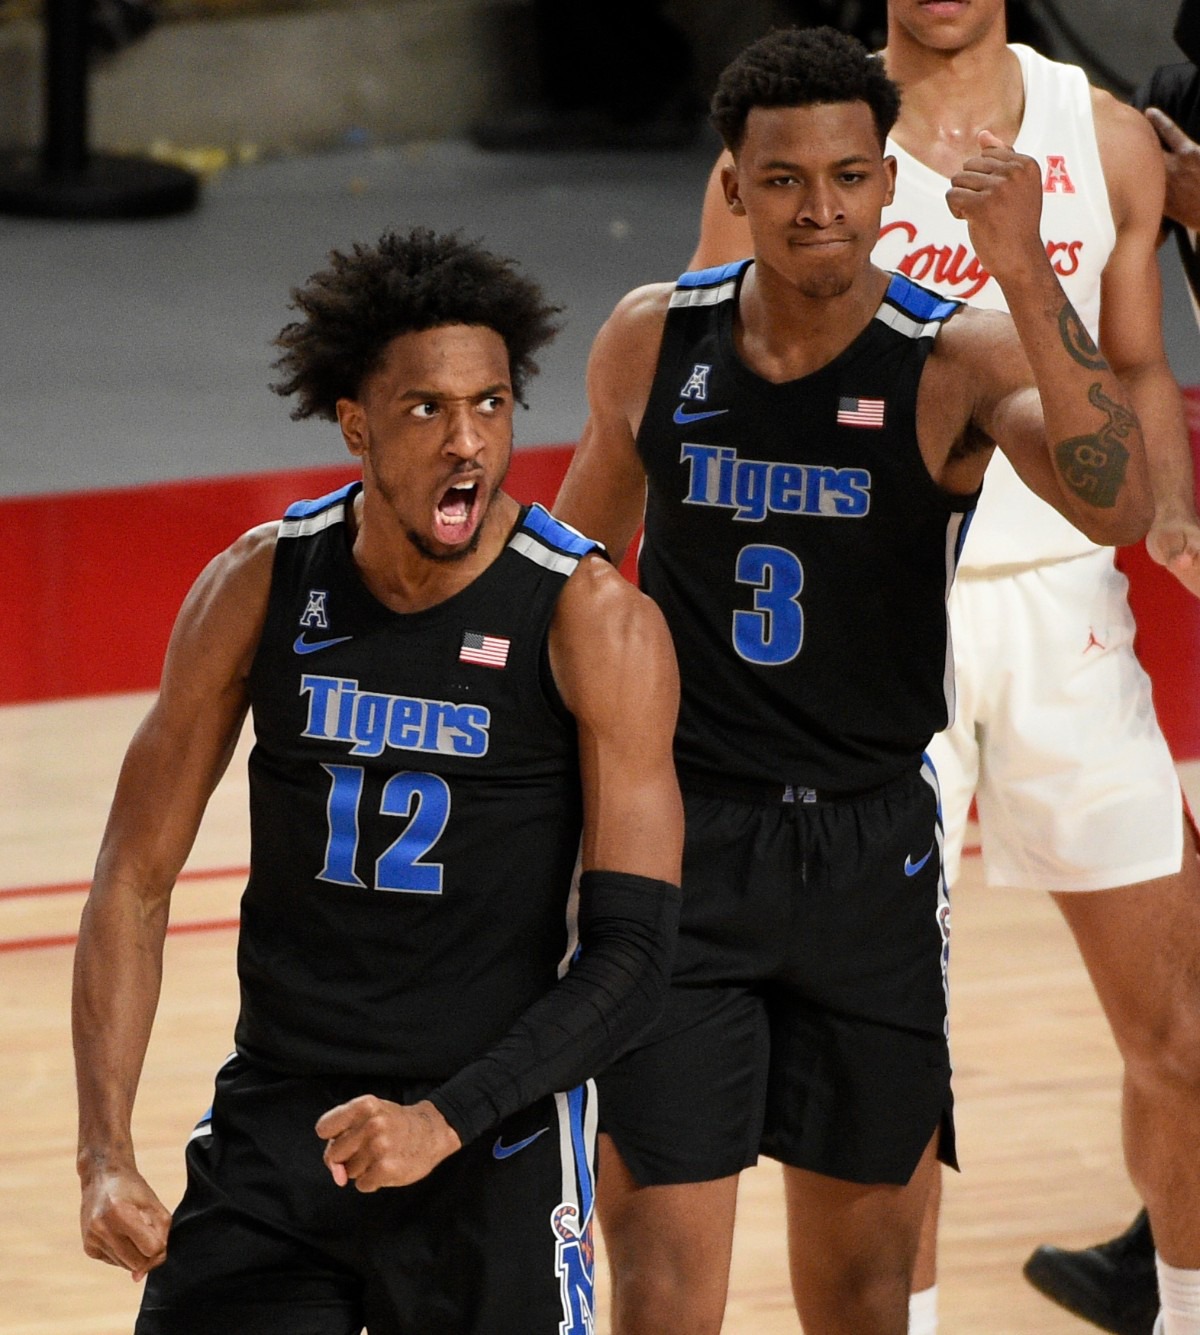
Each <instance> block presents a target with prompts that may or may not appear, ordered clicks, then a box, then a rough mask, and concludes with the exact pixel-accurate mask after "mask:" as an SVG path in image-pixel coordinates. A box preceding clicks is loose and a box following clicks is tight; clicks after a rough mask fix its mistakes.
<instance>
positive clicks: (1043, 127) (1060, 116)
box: [874, 45, 1116, 574]
mask: <svg viewBox="0 0 1200 1335" xmlns="http://www.w3.org/2000/svg"><path fill="white" fill-rule="evenodd" d="M1011 50H1012V51H1013V52H1014V53H1015V54H1016V56H1017V59H1018V60H1019V61H1020V62H1021V72H1022V76H1023V78H1024V81H1025V113H1024V117H1023V119H1022V122H1021V130H1020V133H1019V134H1018V135H1017V140H1016V143H1015V144H1014V148H1016V150H1017V151H1018V152H1019V153H1025V154H1027V155H1028V156H1029V157H1031V158H1033V159H1034V160H1035V161H1037V162H1038V163H1040V164H1041V168H1042V189H1043V196H1042V224H1041V230H1042V238H1043V240H1044V241H1045V243H1046V251H1047V254H1048V255H1049V256H1050V261H1051V263H1052V265H1053V266H1054V270H1055V272H1056V273H1057V274H1058V276H1059V279H1060V281H1061V282H1062V285H1063V288H1064V289H1065V291H1066V294H1067V296H1068V297H1069V298H1070V300H1071V303H1072V305H1073V306H1074V307H1075V310H1076V311H1077V312H1078V314H1079V316H1080V318H1081V319H1082V320H1083V322H1084V324H1085V325H1086V326H1087V327H1088V329H1089V331H1090V332H1091V334H1092V337H1093V338H1097V337H1098V333H1099V322H1100V275H1101V273H1102V272H1103V270H1104V266H1105V264H1106V263H1107V262H1108V257H1109V254H1110V253H1111V252H1112V248H1113V245H1114V243H1115V241H1116V228H1115V226H1114V224H1113V220H1112V212H1111V210H1110V208H1109V203H1108V189H1107V186H1106V185H1105V181H1104V173H1103V170H1102V168H1101V165H1100V152H1099V149H1098V147H1097V145H1096V128H1095V125H1094V123H1093V118H1092V102H1091V92H1090V90H1089V88H1088V82H1087V77H1086V75H1085V74H1084V73H1083V71H1082V70H1081V69H1079V68H1078V66H1075V65H1064V64H1060V63H1059V62H1057V61H1053V60H1047V59H1046V58H1045V57H1044V56H1042V55H1039V54H1038V53H1037V52H1036V51H1033V50H1031V49H1030V48H1029V47H1026V46H1017V45H1014V46H1013V47H1012V48H1011ZM888 152H889V153H892V154H894V155H895V157H896V162H897V173H896V177H897V179H896V198H895V202H894V203H893V204H891V205H890V206H889V207H888V208H887V209H885V210H884V215H883V228H882V231H881V233H880V237H879V242H878V244H877V245H876V247H875V251H874V259H875V262H876V263H877V264H878V265H880V266H881V267H882V268H885V269H897V270H899V271H900V272H901V273H903V274H906V275H907V276H908V277H910V278H911V279H913V280H914V282H918V283H921V284H922V285H923V286H925V287H931V288H933V289H934V290H935V291H937V292H940V293H943V294H944V295H946V296H950V297H958V298H959V299H960V300H963V301H967V302H968V303H969V304H971V305H972V306H981V307H984V308H986V309H989V310H1006V309H1007V306H1006V304H1005V300H1004V294H1003V293H1002V292H1001V291H1000V285H999V284H998V283H997V282H996V280H995V279H994V278H992V277H991V276H990V275H989V274H988V273H987V272H986V270H984V269H982V268H981V267H980V264H979V261H978V260H977V259H976V257H975V253H974V250H973V249H972V247H971V240H970V235H969V233H968V231H967V225H966V223H965V222H962V221H960V220H959V219H958V218H955V217H954V216H953V215H952V214H951V212H950V209H949V208H948V206H947V204H946V191H947V189H948V188H949V182H948V181H947V180H946V178H945V177H944V176H941V175H939V174H938V173H937V172H935V171H933V170H931V169H930V168H929V167H927V166H925V164H924V163H922V162H918V161H917V160H916V159H915V158H913V157H911V156H910V155H909V154H908V153H906V152H905V151H904V150H903V149H902V148H900V147H899V146H898V145H896V144H895V143H892V142H890V141H889V143H888ZM1094 548H1095V544H1094V543H1092V542H1091V541H1090V540H1089V539H1088V538H1086V537H1084V535H1083V534H1082V533H1080V532H1079V530H1078V529H1076V528H1074V527H1073V526H1072V525H1071V524H1069V523H1068V522H1067V521H1066V520H1065V519H1064V518H1063V517H1062V516H1061V515H1060V514H1059V513H1058V511H1057V510H1055V509H1054V508H1053V507H1052V506H1050V505H1047V504H1046V502H1045V501H1042V500H1041V499H1039V498H1038V497H1037V496H1035V495H1034V494H1033V492H1031V491H1030V490H1029V489H1028V488H1027V487H1026V486H1025V484H1024V483H1023V482H1022V481H1021V480H1020V478H1018V477H1017V475H1016V473H1015V471H1014V470H1013V468H1012V465H1011V464H1010V463H1009V462H1008V460H1007V459H1006V458H1004V456H1003V455H1002V454H1001V453H1000V451H999V450H997V451H996V454H995V455H994V457H993V459H992V462H991V463H990V464H989V466H988V472H987V482H986V484H985V485H984V488H983V496H982V497H981V499H980V502H979V507H978V510H977V512H976V514H975V518H974V520H973V521H972V524H971V530H970V533H969V534H968V536H967V540H966V543H965V545H964V549H963V554H962V560H961V563H960V567H959V569H960V572H961V573H964V574H970V573H971V572H972V571H975V572H981V571H994V570H996V569H997V568H998V567H1006V566H1028V565H1037V564H1041V563H1044V562H1047V561H1060V560H1066V559H1069V558H1071V557H1075V556H1081V555H1083V554H1084V553H1086V552H1089V551H1092V550H1094Z"/></svg>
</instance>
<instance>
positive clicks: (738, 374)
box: [637, 261, 974, 794]
mask: <svg viewBox="0 0 1200 1335" xmlns="http://www.w3.org/2000/svg"><path fill="white" fill-rule="evenodd" d="M749 264H750V261H741V262H740V263H738V264H731V265H727V266H725V267H724V268H720V269H708V270H703V271H701V272H699V273H691V274H685V275H684V276H683V277H682V278H681V279H680V280H679V283H678V284H677V286H676V289H675V292H674V294H673V295H672V298H671V306H670V310H669V312H668V314H667V319H666V325H665V329H664V332H663V341H662V350H661V353H660V355H659V362H658V367H657V370H656V372H655V378H654V384H653V387H652V389H651V392H650V397H649V402H648V403H647V405H646V411H645V414H644V416H643V418H642V425H641V429H640V431H639V432H638V437H637V447H638V450H639V453H640V454H641V457H642V461H643V463H644V465H645V469H646V475H647V486H648V490H647V503H646V524H645V535H644V538H643V542H642V549H641V553H640V557H639V570H640V575H641V581H642V587H643V589H644V590H645V591H646V592H647V593H649V594H650V595H651V596H652V597H653V598H654V599H655V601H656V602H657V603H658V604H659V606H660V607H661V608H662V610H663V613H664V614H665V616H666V618H667V622H668V624H669V625H670V628H671V633H672V635H673V637H674V641H675V648H676V653H677V654H678V657H679V667H680V673H681V677H682V701H681V707H680V718H679V727H678V731H677V734H676V756H677V759H678V762H679V766H680V774H681V778H682V780H683V782H684V785H685V787H686V785H687V778H688V775H689V773H692V774H696V775H698V776H709V777H711V778H720V777H724V778H729V779H739V780H744V781H748V782H755V783H758V782H766V783H781V784H782V783H794V784H796V785H799V786H802V787H808V788H814V789H817V790H818V791H825V792H830V793H834V794H837V793H850V792H857V791H859V790H861V789H865V788H870V787H873V786H875V785H877V784H880V783H883V782H886V781H887V780H888V779H890V778H892V777H894V776H895V775H897V774H899V773H900V772H902V771H903V770H905V769H906V768H908V767H909V766H912V765H915V764H916V763H918V761H919V757H920V753H921V751H922V749H923V748H924V747H925V745H926V743H927V742H928V741H929V738H930V737H931V736H932V735H933V733H934V732H936V731H937V730H938V729H939V728H941V727H943V726H944V725H945V723H946V720H947V717H948V714H949V712H950V711H951V709H952V701H953V675H952V670H951V659H950V646H949V632H948V629H947V622H946V594H947V592H948V590H949V587H950V582H951V580H952V578H953V574H954V567H955V562H956V560H957V556H958V548H959V545H960V542H961V538H962V534H963V532H964V531H965V528H966V521H967V518H968V515H969V513H970V510H971V506H972V504H973V501H974V497H953V496H950V495H949V494H948V493H946V492H944V491H943V490H942V489H941V488H940V487H939V486H937V484H936V483H935V482H934V481H933V479H932V478H931V477H930V475H929V471H928V469H927V468H926V466H925V462H924V460H923V459H922V457H921V454H920V450H919V448H918V444H917V434H916V399H917V385H918V383H919V381H920V377H921V370H922V367H923V366H924V364H925V359H926V357H927V356H928V354H929V350H930V348H931V347H932V345H933V340H934V338H935V337H936V335H937V332H938V330H939V328H940V327H941V324H942V322H943V321H944V320H946V319H947V318H949V317H950V316H951V315H952V314H953V313H954V311H955V310H957V309H958V304H957V303H955V302H950V301H944V300H942V299H940V298H938V297H936V296H934V295H933V294H932V293H929V292H926V291H924V290H923V289H921V288H919V287H917V286H916V285H915V284H913V283H910V282H909V281H908V280H907V279H906V278H903V277H900V276H898V275H897V276H893V278H892V280H891V282H890V285H889V287H888V290H887V294H886V296H885V298H884V300H883V302H882V303H881V305H880V307H879V310H878V312H877V313H876V315H875V317H874V318H873V319H872V320H871V321H870V322H869V324H868V326H867V328H866V329H865V330H864V331H863V332H862V333H861V334H860V335H859V336H858V337H857V338H856V339H855V340H854V341H853V342H852V343H851V344H850V345H849V346H848V347H847V348H846V349H844V351H843V352H841V353H840V354H839V355H838V356H837V357H836V358H835V359H834V360H833V361H832V362H830V363H829V364H828V365H827V366H824V367H822V368H821V369H820V370H818V371H816V372H814V373H813V374H811V375H808V376H804V377H803V378H801V379H799V380H793V381H789V382H787V383H784V384H772V383H770V382H768V381H766V380H764V379H762V378H761V377H759V376H757V375H755V374H754V373H753V372H752V371H750V370H749V369H748V368H747V367H746V366H745V365H744V364H743V363H742V361H741V359H740V358H739V356H738V354H737V352H736V350H735V348H734V343H733V324H734V315H735V311H736V307H737V299H738V291H739V290H740V287H741V282H742V279H743V277H744V276H745V273H746V271H747V269H748V267H749Z"/></svg>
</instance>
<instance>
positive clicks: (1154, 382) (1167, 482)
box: [1121, 362, 1196, 523]
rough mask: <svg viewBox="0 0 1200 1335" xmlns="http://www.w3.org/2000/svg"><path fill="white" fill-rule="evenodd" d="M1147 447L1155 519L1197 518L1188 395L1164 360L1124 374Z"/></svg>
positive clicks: (1158, 520) (1126, 388) (1167, 520)
mask: <svg viewBox="0 0 1200 1335" xmlns="http://www.w3.org/2000/svg"><path fill="white" fill-rule="evenodd" d="M1121 382H1122V384H1123V385H1124V386H1125V390H1126V392H1127V394H1128V395H1129V398H1130V401H1131V402H1132V404H1133V407H1134V410H1135V411H1136V413H1137V415H1138V419H1139V420H1140V422H1141V424H1142V435H1143V437H1144V439H1145V446H1146V463H1147V465H1148V467H1149V470H1150V485H1151V488H1152V490H1153V493H1154V519H1155V523H1160V522H1171V521H1175V520H1187V519H1194V518H1195V513H1196V508H1195V507H1196V501H1195V495H1196V493H1195V472H1194V466H1193V461H1192V448H1191V441H1190V439H1189V437H1188V428H1187V420H1186V418H1185V416H1184V410H1183V395H1182V394H1181V393H1180V392H1179V386H1178V385H1177V384H1176V383H1175V378H1174V376H1173V375H1172V374H1171V370H1170V368H1169V367H1168V366H1167V365H1166V364H1165V363H1163V362H1155V363H1154V364H1152V365H1148V366H1139V367H1136V368H1134V369H1132V370H1130V371H1122V372H1121Z"/></svg>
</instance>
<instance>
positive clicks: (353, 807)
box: [317, 765, 450, 895]
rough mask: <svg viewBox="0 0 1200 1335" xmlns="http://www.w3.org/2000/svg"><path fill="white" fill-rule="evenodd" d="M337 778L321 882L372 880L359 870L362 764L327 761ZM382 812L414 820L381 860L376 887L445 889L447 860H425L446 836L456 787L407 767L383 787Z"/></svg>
mask: <svg viewBox="0 0 1200 1335" xmlns="http://www.w3.org/2000/svg"><path fill="white" fill-rule="evenodd" d="M321 768H322V769H323V770H325V772H326V773H327V774H328V775H329V777H330V780H331V781H332V783H331V786H330V789H329V807H328V811H329V838H328V839H327V840H326V843H325V865H324V867H322V868H321V871H320V873H319V875H318V878H317V879H318V880H321V881H331V882H332V883H333V884H334V885H354V886H358V887H360V888H361V889H364V890H365V889H367V888H368V887H367V883H366V882H365V881H364V880H362V879H361V878H360V877H359V875H358V873H357V872H356V871H355V870H354V865H355V862H356V861H357V859H358V831H359V825H358V812H359V807H360V805H361V803H362V793H363V769H362V766H361V765H322V766H321ZM379 810H380V813H381V814H382V815H384V816H398V817H402V818H407V820H408V824H407V825H406V826H405V827H404V829H403V830H401V831H400V833H399V835H397V837H396V838H395V839H394V840H393V841H392V842H391V843H390V844H389V845H388V846H387V848H385V849H384V851H383V852H382V853H381V854H380V855H379V857H378V858H376V860H375V881H374V884H373V885H372V886H371V887H370V888H371V889H373V890H399V891H405V892H407V893H408V894H414V895H440V894H441V893H442V864H441V863H440V862H425V861H423V860H422V859H423V858H424V857H425V854H426V853H428V852H429V850H430V849H431V848H432V847H433V846H434V844H436V843H437V841H438V840H439V839H440V838H441V837H442V831H443V830H445V828H446V821H447V820H448V819H449V818H450V787H449V785H448V784H447V783H446V780H445V779H443V778H441V777H440V776H439V775H437V774H424V773H421V772H420V771H416V770H405V771H404V772H403V773H401V774H393V775H392V777H391V778H390V779H389V780H388V781H387V783H385V784H384V786H383V793H382V795H381V797H380V799H379Z"/></svg>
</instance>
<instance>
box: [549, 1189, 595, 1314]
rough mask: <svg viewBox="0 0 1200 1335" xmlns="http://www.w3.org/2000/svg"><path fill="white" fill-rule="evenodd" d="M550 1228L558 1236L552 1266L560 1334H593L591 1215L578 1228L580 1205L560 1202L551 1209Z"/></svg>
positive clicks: (593, 1277) (593, 1256) (593, 1262)
mask: <svg viewBox="0 0 1200 1335" xmlns="http://www.w3.org/2000/svg"><path fill="white" fill-rule="evenodd" d="M550 1227H551V1228H552V1229H553V1230H554V1234H555V1236H556V1237H557V1238H558V1245H557V1247H556V1248H555V1253H554V1269H555V1271H556V1272H557V1274H558V1283H559V1288H560V1290H561V1293H562V1309H563V1319H562V1321H561V1322H560V1323H559V1326H558V1331H559V1335H595V1330H596V1315H595V1305H596V1299H595V1277H596V1244H595V1238H594V1237H593V1234H592V1218H591V1215H590V1214H589V1215H588V1218H587V1221H586V1223H584V1225H583V1227H582V1229H581V1228H580V1225H579V1207H578V1206H577V1205H573V1204H571V1202H570V1201H563V1203H562V1204H561V1205H556V1206H555V1207H554V1209H553V1210H552V1211H551V1214H550Z"/></svg>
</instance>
